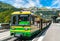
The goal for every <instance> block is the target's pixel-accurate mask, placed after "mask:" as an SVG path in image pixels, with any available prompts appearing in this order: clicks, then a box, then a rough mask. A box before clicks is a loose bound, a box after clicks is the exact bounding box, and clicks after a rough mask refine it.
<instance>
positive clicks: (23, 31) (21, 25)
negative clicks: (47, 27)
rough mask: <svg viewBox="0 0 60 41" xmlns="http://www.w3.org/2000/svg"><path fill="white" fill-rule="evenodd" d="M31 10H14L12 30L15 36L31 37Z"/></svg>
mask: <svg viewBox="0 0 60 41" xmlns="http://www.w3.org/2000/svg"><path fill="white" fill-rule="evenodd" d="M30 19H31V12H27V11H24V12H23V11H22V12H14V13H12V17H11V27H10V32H11V35H13V36H17V37H19V36H23V37H30V36H31V33H30V29H31V28H30V24H31V21H30Z"/></svg>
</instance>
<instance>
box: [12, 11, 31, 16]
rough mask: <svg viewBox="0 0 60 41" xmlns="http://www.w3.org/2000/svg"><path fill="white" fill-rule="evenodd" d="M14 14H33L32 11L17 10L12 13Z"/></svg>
mask: <svg viewBox="0 0 60 41" xmlns="http://www.w3.org/2000/svg"><path fill="white" fill-rule="evenodd" d="M14 14H31V12H30V11H15V12H13V13H12V15H14Z"/></svg>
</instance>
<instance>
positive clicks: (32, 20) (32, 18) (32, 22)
mask: <svg viewBox="0 0 60 41" xmlns="http://www.w3.org/2000/svg"><path fill="white" fill-rule="evenodd" d="M31 24H34V17H33V16H32V17H31Z"/></svg>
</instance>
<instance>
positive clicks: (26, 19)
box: [18, 15, 30, 25]
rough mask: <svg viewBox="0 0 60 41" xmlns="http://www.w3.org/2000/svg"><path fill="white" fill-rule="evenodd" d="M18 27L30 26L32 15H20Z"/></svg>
mask: <svg viewBox="0 0 60 41" xmlns="http://www.w3.org/2000/svg"><path fill="white" fill-rule="evenodd" d="M18 25H30V15H18Z"/></svg>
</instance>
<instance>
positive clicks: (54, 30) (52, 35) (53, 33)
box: [42, 23, 60, 41]
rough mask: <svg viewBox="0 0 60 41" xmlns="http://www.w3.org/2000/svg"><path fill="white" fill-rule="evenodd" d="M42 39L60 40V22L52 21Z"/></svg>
mask: <svg viewBox="0 0 60 41" xmlns="http://www.w3.org/2000/svg"><path fill="white" fill-rule="evenodd" d="M42 41H60V23H52V24H51V26H50V27H49V29H48V30H47V31H46V34H45V36H44V38H43V39H42Z"/></svg>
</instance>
